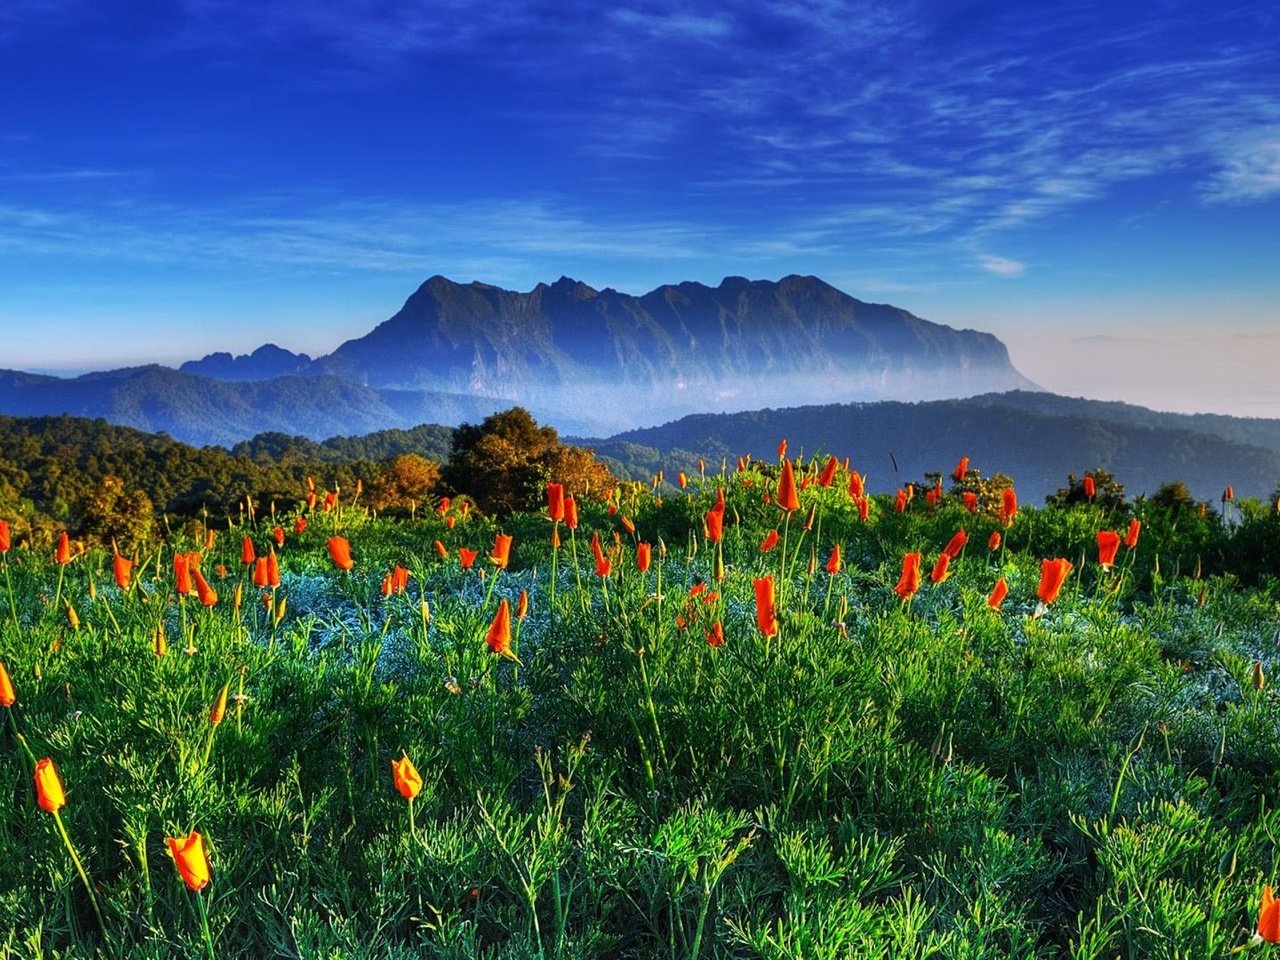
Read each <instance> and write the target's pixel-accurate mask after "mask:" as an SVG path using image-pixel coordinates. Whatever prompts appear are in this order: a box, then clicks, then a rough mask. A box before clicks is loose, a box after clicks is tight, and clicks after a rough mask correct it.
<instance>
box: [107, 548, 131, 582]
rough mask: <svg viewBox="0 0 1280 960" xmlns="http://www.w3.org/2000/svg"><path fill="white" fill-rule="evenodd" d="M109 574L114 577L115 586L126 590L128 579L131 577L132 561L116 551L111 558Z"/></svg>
mask: <svg viewBox="0 0 1280 960" xmlns="http://www.w3.org/2000/svg"><path fill="white" fill-rule="evenodd" d="M111 574H112V576H114V577H115V579H116V586H117V587H119V588H120V589H121V590H128V589H129V581H130V579H131V578H132V577H133V561H132V560H130V559H129V558H128V557H122V556H120V554H118V553H117V554H116V555H115V556H114V557H112V558H111Z"/></svg>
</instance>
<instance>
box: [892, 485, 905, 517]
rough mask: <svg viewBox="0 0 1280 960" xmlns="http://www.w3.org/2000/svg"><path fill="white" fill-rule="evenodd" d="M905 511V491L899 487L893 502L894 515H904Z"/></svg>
mask: <svg viewBox="0 0 1280 960" xmlns="http://www.w3.org/2000/svg"><path fill="white" fill-rule="evenodd" d="M906 510H907V491H905V490H903V489H902V488H901V487H899V488H898V494H897V496H896V497H894V500H893V512H894V513H906Z"/></svg>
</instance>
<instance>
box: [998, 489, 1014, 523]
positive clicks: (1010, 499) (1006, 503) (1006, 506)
mask: <svg viewBox="0 0 1280 960" xmlns="http://www.w3.org/2000/svg"><path fill="white" fill-rule="evenodd" d="M1017 515H1018V494H1017V493H1016V492H1015V491H1014V489H1013V487H1005V489H1004V490H1002V491H1001V493H1000V520H1001V522H1002V523H1004V525H1005V526H1008V525H1009V524H1011V523H1013V518H1014V517H1015V516H1017Z"/></svg>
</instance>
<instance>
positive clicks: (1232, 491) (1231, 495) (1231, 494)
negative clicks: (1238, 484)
mask: <svg viewBox="0 0 1280 960" xmlns="http://www.w3.org/2000/svg"><path fill="white" fill-rule="evenodd" d="M1235 498H1236V488H1235V487H1232V486H1228V487H1227V489H1225V490H1223V491H1222V499H1223V500H1224V501H1226V500H1234V499H1235Z"/></svg>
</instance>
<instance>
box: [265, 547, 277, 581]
mask: <svg viewBox="0 0 1280 960" xmlns="http://www.w3.org/2000/svg"><path fill="white" fill-rule="evenodd" d="M267 586H268V587H270V588H271V589H272V590H274V589H276V588H277V587H278V586H280V559H279V558H278V557H277V556H276V552H275V551H274V550H272V551H270V552H269V553H268V554H267Z"/></svg>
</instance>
